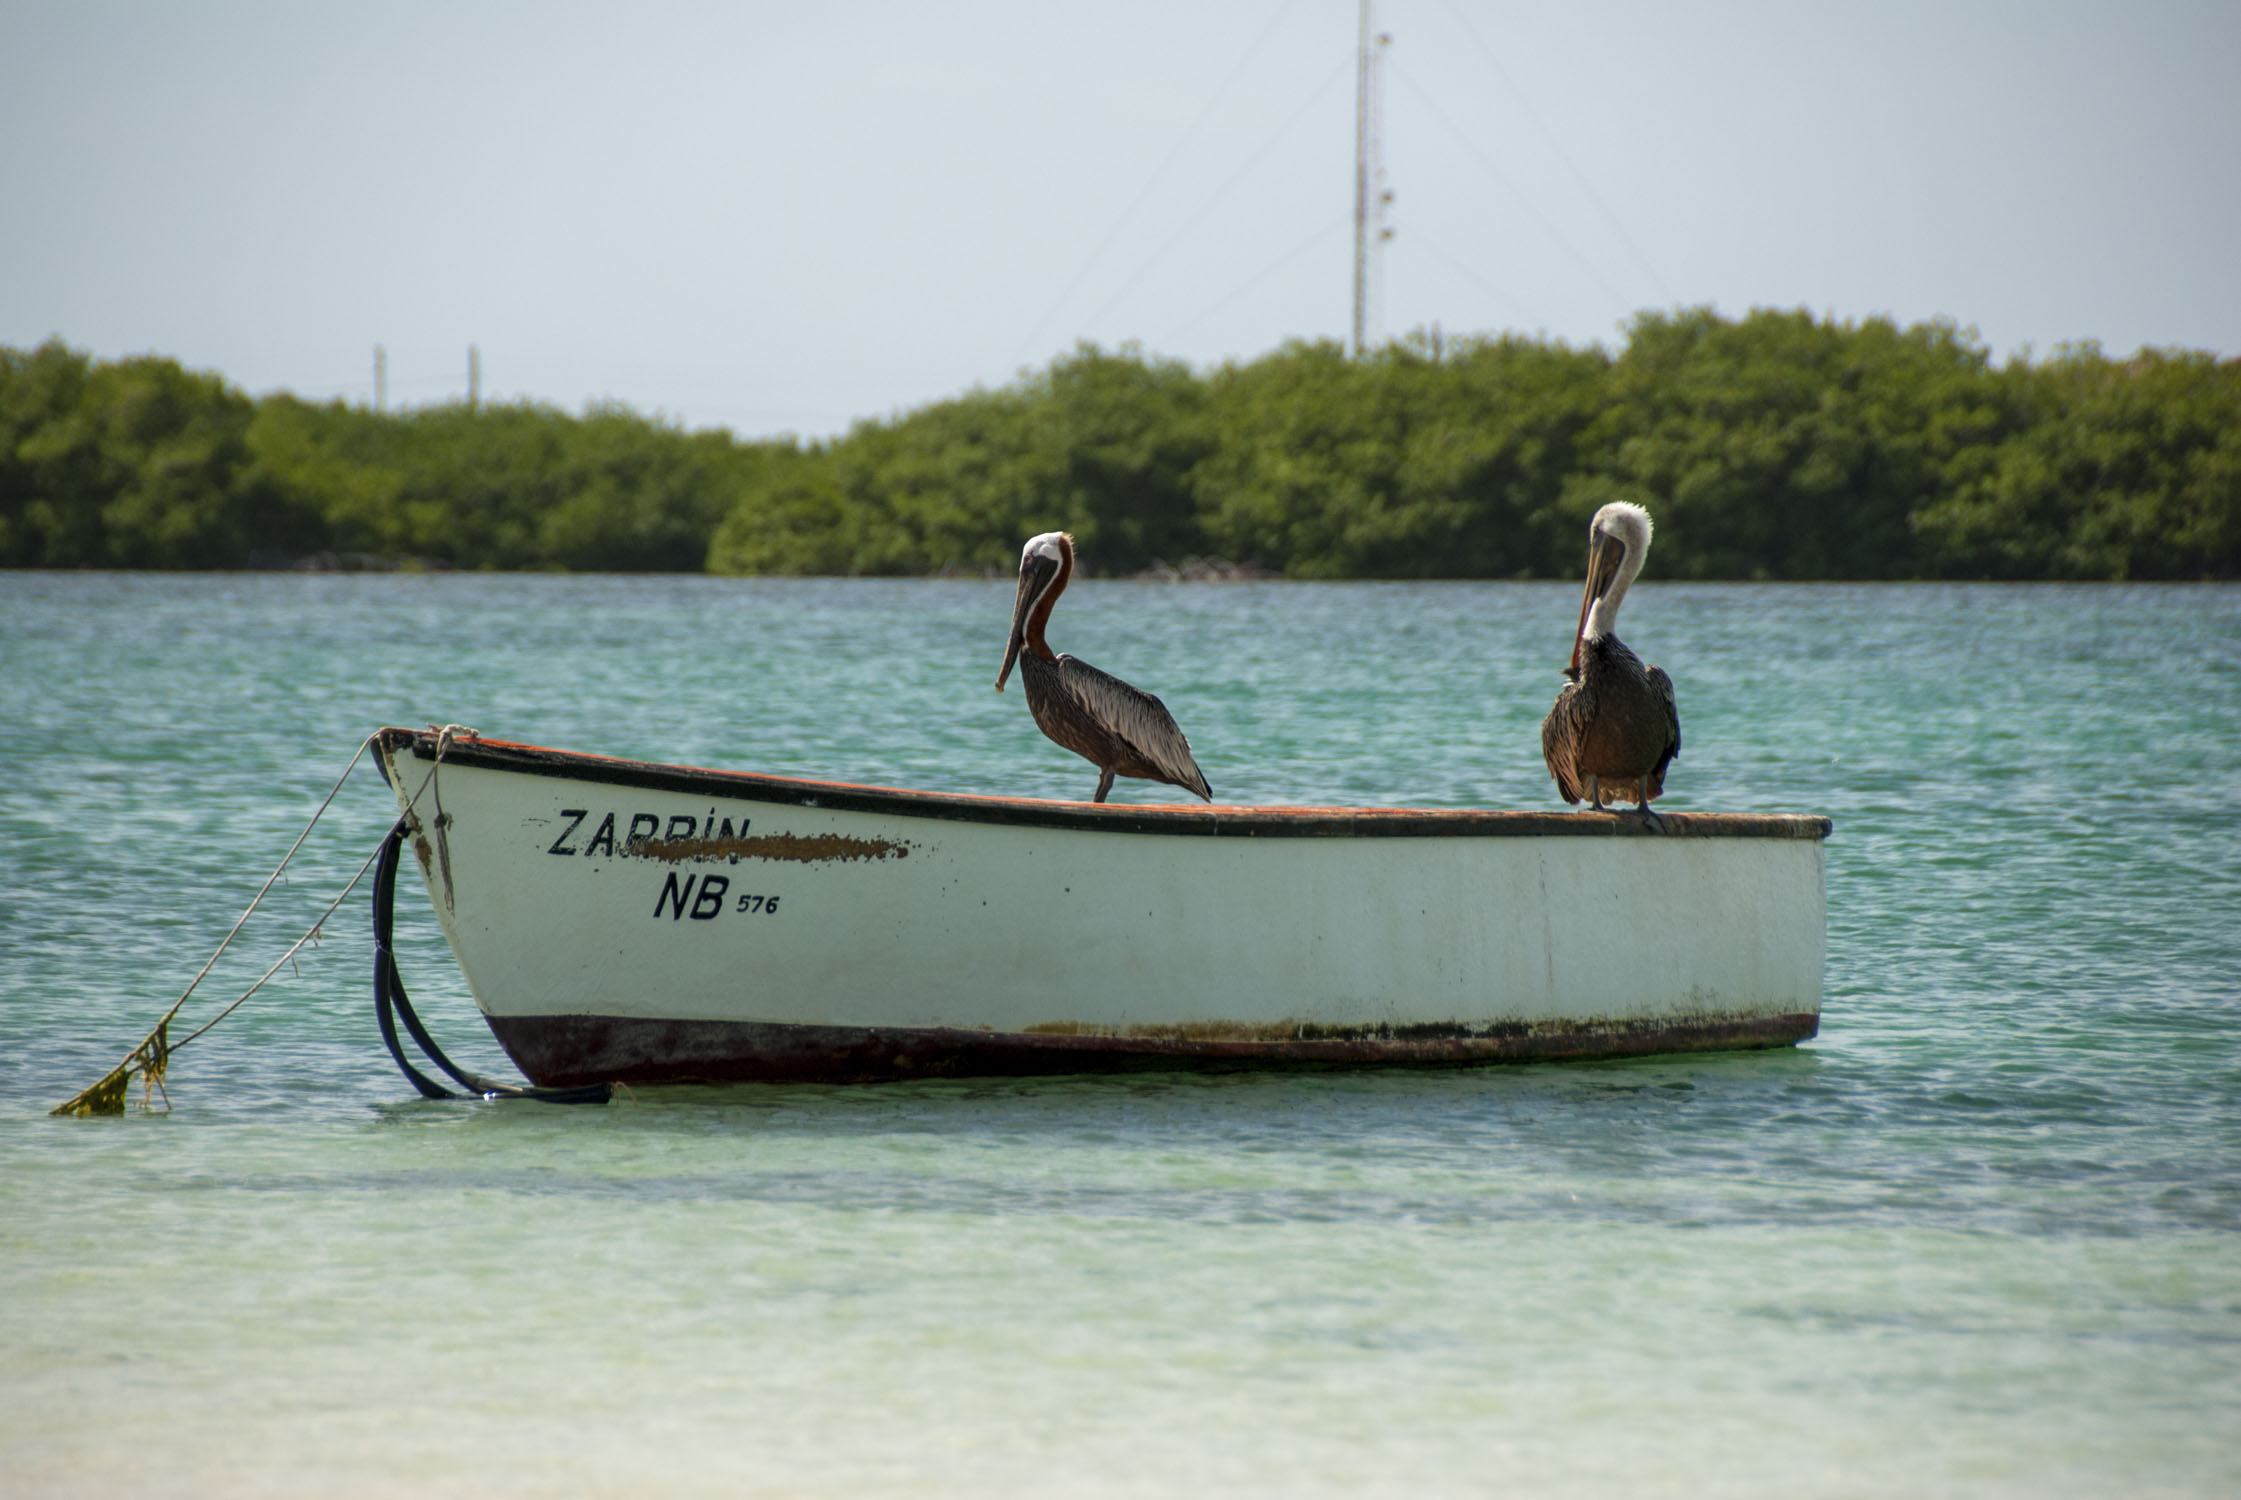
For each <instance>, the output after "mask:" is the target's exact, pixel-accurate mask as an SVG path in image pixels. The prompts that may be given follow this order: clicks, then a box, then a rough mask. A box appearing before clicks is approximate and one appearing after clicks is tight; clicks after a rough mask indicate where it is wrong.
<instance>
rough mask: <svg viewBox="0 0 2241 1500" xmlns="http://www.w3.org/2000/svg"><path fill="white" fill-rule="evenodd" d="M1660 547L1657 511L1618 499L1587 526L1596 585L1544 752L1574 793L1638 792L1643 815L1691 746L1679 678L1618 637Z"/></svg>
mask: <svg viewBox="0 0 2241 1500" xmlns="http://www.w3.org/2000/svg"><path fill="white" fill-rule="evenodd" d="M1649 550H1650V513H1649V512H1648V511H1646V510H1644V509H1642V507H1641V506H1639V505H1629V504H1628V503H1626V502H1625V501H1623V500H1620V501H1614V502H1612V503H1611V504H1609V505H1606V506H1604V507H1603V508H1602V509H1601V510H1599V511H1597V512H1596V513H1595V519H1594V520H1593V521H1591V522H1589V523H1588V528H1587V587H1586V588H1585V590H1583V591H1582V593H1581V595H1580V622H1579V624H1578V626H1576V627H1575V628H1574V630H1573V632H1572V664H1571V665H1570V666H1568V667H1566V668H1565V669H1564V675H1565V676H1567V677H1569V678H1571V679H1572V680H1571V681H1570V682H1568V683H1566V684H1565V685H1564V687H1563V688H1562V690H1561V691H1559V692H1558V693H1557V695H1556V706H1555V707H1553V708H1551V709H1550V710H1549V711H1548V717H1547V718H1545V719H1543V720H1542V721H1541V754H1542V755H1543V756H1544V757H1545V758H1546V759H1547V761H1548V769H1549V774H1550V775H1551V776H1554V777H1555V778H1556V789H1557V790H1558V791H1559V792H1561V793H1562V794H1563V796H1564V800H1565V801H1566V802H1571V803H1577V802H1579V801H1580V799H1581V798H1582V796H1585V798H1586V799H1587V801H1588V803H1589V805H1590V806H1592V807H1593V808H1594V809H1595V811H1597V812H1601V811H1603V810H1604V809H1603V798H1604V795H1605V794H1606V793H1609V794H1611V795H1612V796H1614V797H1615V796H1617V795H1618V794H1619V793H1621V792H1624V791H1631V792H1632V794H1633V796H1634V798H1635V800H1636V801H1637V802H1638V803H1639V804H1640V806H1641V809H1642V816H1643V817H1644V818H1648V819H1651V820H1653V821H1654V820H1655V818H1656V816H1657V815H1656V814H1655V813H1652V812H1651V811H1650V803H1652V802H1653V801H1655V800H1656V799H1657V798H1658V797H1659V796H1660V795H1661V794H1662V793H1663V792H1664V791H1665V768H1666V767H1667V766H1669V765H1671V764H1672V763H1673V757H1674V756H1676V755H1679V754H1680V753H1681V712H1680V709H1679V708H1678V707H1677V706H1676V705H1675V704H1674V702H1673V679H1672V678H1670V677H1668V676H1666V675H1665V672H1664V671H1663V669H1661V668H1658V667H1654V666H1649V665H1646V664H1645V663H1644V662H1643V660H1642V658H1640V657H1639V656H1636V655H1635V654H1634V653H1633V652H1632V651H1630V650H1628V649H1627V646H1626V643H1625V642H1624V641H1621V640H1620V639H1619V638H1618V612H1619V604H1620V602H1621V601H1622V600H1624V599H1625V598H1626V590H1627V586H1628V585H1629V584H1631V583H1633V582H1634V579H1635V576H1636V575H1637V574H1639V573H1640V572H1641V571H1642V559H1643V558H1644V557H1645V556H1646V555H1648V553H1649Z"/></svg>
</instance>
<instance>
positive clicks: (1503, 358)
mask: <svg viewBox="0 0 2241 1500" xmlns="http://www.w3.org/2000/svg"><path fill="white" fill-rule="evenodd" d="M1620 498H1625V499H1633V500H1636V501H1639V502H1641V503H1643V504H1646V505H1648V506H1649V507H1650V508H1651V509H1652V510H1653V512H1654V513H1655V514H1656V517H1657V522H1658V560H1657V564H1656V567H1657V572H1658V574H1659V575H1660V576H1663V577H1683V578H1927V577H1995V578H2198V577H2219V578H2231V577H2236V576H2241V363H2237V362H2235V361H2226V362H2223V363H2221V362H2219V361H2217V360H2216V359H2214V358H2213V357H2211V356H2209V355H2207V354H2199V353H2191V352H2185V351H2156V350H2144V351H2142V352H2141V353H2140V354H2138V355H2137V356H2135V357H2134V358H2132V359H2130V360H2123V361H2118V360H2112V359H2109V358H2107V357H2106V356H2104V355H2103V354H2102V353H2101V351H2100V350H2099V349H2098V348H2096V347H2094V346H2092V345H2079V346H2073V347H2066V348H2064V349H2061V350H2058V351H2057V352H2056V354H2055V355H2054V356H2053V357H2052V358H2050V359H2047V360H2045V361H2042V362H2039V363H2032V362H2031V361H2029V360H2017V361H2011V362H2010V363H2008V364H2007V365H2005V366H2004V367H1998V368H1995V367H1994V366H1993V365H1992V363H1991V361H1990V360H1989V358H1988V356H1987V354H1986V352H1985V350H1984V349H1983V347H1982V346H1981V345H1980V344H1979V343H1977V341H1976V339H1975V337H1974V335H1973V334H1972V333H1969V332H1967V331H1964V330H1960V329H1957V328H1955V327H1954V326H1953V325H1952V324H1950V323H1945V322H1933V323H1925V324H1918V325H1915V326H1912V327H1906V328H1901V327H1899V326H1897V325H1895V324H1893V323H1892V322H1891V321H1890V320H1888V319H1883V318H1871V319H1868V320H1866V321H1864V322H1860V323H1849V322H1839V321H1836V320H1833V319H1824V318H1816V317H1814V316H1812V315H1811V314H1808V313H1805V312H1785V311H1772V310H1760V311H1755V312H1752V313H1750V314H1749V315H1747V316H1745V317H1742V318H1737V319H1730V318H1724V317H1721V316H1720V315H1718V314H1717V313H1714V312H1712V311H1711V310H1709V309H1704V308H1696V309H1681V310H1676V311H1673V312H1659V313H1646V314H1644V315H1642V316H1641V317H1639V318H1637V319H1636V320H1635V322H1634V323H1633V325H1632V326H1631V327H1630V329H1629V331H1628V337H1627V341H1626V346H1625V347H1624V348H1623V349H1622V350H1619V351H1618V352H1617V353H1615V354H1612V353H1608V352H1606V351H1604V350H1602V349H1573V348H1569V347H1567V346H1565V345H1563V344H1560V343H1552V342H1549V341H1547V340H1538V339H1524V338H1516V337H1503V338H1485V339H1465V340H1461V341H1451V342H1449V343H1447V344H1445V345H1444V346H1441V345H1438V344H1436V343H1435V342H1434V341H1432V340H1429V339H1425V338H1422V337H1416V338H1411V339H1408V340H1403V341H1401V342H1399V343H1396V344H1392V345H1389V346H1388V347H1386V348H1385V349H1383V350H1380V351H1378V352H1377V353H1375V354H1373V355H1371V356H1370V357H1368V358H1363V359H1350V358H1348V357H1346V355H1345V354H1344V352H1343V351H1342V350H1341V349H1340V348H1339V347H1338V346H1337V345H1335V344H1331V343H1293V344H1288V345H1286V346H1284V347H1283V348H1281V349H1278V350H1276V351H1274V352H1273V353H1270V354H1268V355H1265V356H1263V357H1261V358H1259V359H1256V360H1252V361H1249V362H1242V363H1233V364H1228V365H1224V366H1221V367H1220V368H1217V369H1213V370H1209V371H1206V372H1204V373H1198V372H1194V371H1192V370H1191V369H1189V368H1188V367H1187V366H1184V365H1182V364H1179V363H1175V362H1173V361H1168V360H1160V359H1156V358H1151V357H1147V356H1146V355H1145V354H1143V353H1142V352H1141V351H1140V350H1137V349H1134V348H1124V349H1121V350H1118V351H1107V350H1102V349H1098V348H1095V347H1093V346H1089V345H1082V346H1080V347H1077V348H1076V349H1074V350H1072V351H1071V352H1070V353H1068V354H1066V355H1063V356H1061V357H1060V358H1058V359H1056V360H1054V361H1053V362H1052V363H1051V364H1050V366H1049V367H1048V368H1047V369H1045V370H1042V371H1040V372H1036V373H1031V374H1028V375H1026V376H1023V377H1022V378H1021V379H1020V380H1018V381H1016V382H1014V383H1013V384H1011V385H1009V386H1006V387H1004V388H1002V389H999V390H993V391H991V390H975V391H972V392H970V393H968V394H966V395H963V396H960V397H957V398H955V399H953V400H948V401H941V402H936V403H934V404H932V405H930V406H926V407H923V408H921V409H919V410H917V411H913V412H908V413H905V414H902V415H900V416H896V417H893V418H889V419H885V420H878V421H866V422H861V423H859V424H857V426H856V427H854V428H853V429H852V430H850V431H849V432H848V433H847V434H845V435H844V436H841V437H838V438H834V439H832V440H830V441H826V442H819V443H811V444H808V445H801V444H797V443H795V442H793V441H792V440H790V439H789V440H785V441H780V442H767V443H751V442H741V441H739V440H737V439H735V438H733V437H732V436H730V435H729V434H727V433H722V432H698V433H693V432H686V431H683V430H681V429H679V428H677V427H675V426H673V425H670V424H668V423H665V422H662V421H659V420H650V419H647V418H643V417H640V416H637V415H635V414H633V413H631V412H629V411H627V410H624V409H621V408H616V407H595V408H592V409H590V410H588V411H586V412H584V413H583V414H582V415H581V416H570V415H568V414H565V413H562V412H559V411H555V410H552V409H550V408H547V407H542V406H535V405H514V406H481V407H469V406H460V405H452V406H439V407H428V408H422V409H419V410H415V411H407V412H401V413H394V414H385V413H377V412H371V411H367V410H365V409H364V408H361V407H352V406H346V405H344V404H342V403H340V402H334V403H329V404H326V405H316V404H311V403H307V402H303V401H299V400H296V399H295V398H293V397H289V396H273V397H268V398H266V399H265V400H263V401H259V402H251V401H250V400H249V399H248V398H246V397H244V396H243V395H241V394H240V393H239V392H237V391H235V390H233V389H231V388H230V387H228V386H226V385H225V384H224V383H223V382H222V381H220V380H218V379H217V378H216V377H213V376H209V375H199V374H193V373H190V372H188V371H185V370H182V369H181V368H180V367H179V366H178V365H177V364H176V363H174V362H172V361H170V360H164V359H154V358H139V359H128V360H121V361H117V362H115V363H108V364H104V363H99V362H96V361H94V360H92V359H90V358H88V357H87V356H86V355H83V354H80V353H77V352H75V351H72V350H70V349H68V348H66V347H64V346H63V345H61V344H60V343H56V342H49V343H47V344H44V345H42V346H40V347H39V348H37V349H34V350H30V351H17V350H11V349H0V566H11V567H238V566H243V565H263V564H271V563H275V562H281V561H285V560H287V559H290V558H295V557H301V556H303V555H305V554H311V553H321V552H333V553H344V554H370V555H373V556H375V557H379V558H385V559H389V560H392V561H402V562H406V563H414V562H417V563H418V564H420V565H424V566H450V567H469V568H566V569H602V570H626V571H646V570H690V569H698V568H703V567H705V568H708V569H710V570H713V571H717V572H725V573H828V574H898V573H931V572H942V571H953V570H962V571H969V572H1009V571H1010V569H1011V568H1012V566H1013V564H1014V561H1015V559H1016V558H1017V556H1018V548H1019V545H1020V543H1021V541H1023V540H1024V539H1025V538H1026V537H1028V536H1030V535H1032V534H1033V533H1035V532H1038V531H1045V530H1051V529H1056V528H1064V529H1067V530H1070V531H1072V532H1073V533H1074V534H1075V537H1076V538H1077V540H1078V541H1079V543H1080V548H1081V558H1082V562H1083V565H1084V566H1085V567H1086V568H1087V569H1089V570H1090V571H1092V572H1101V573H1130V572H1135V571H1138V570H1141V569H1143V568H1146V567H1148V566H1150V565H1152V564H1154V563H1157V562H1167V563H1177V562H1180V561H1182V560H1183V559H1185V558H1187V557H1190V556H1194V555H1205V554H1209V553H1213V554H1219V555H1223V556H1226V557H1229V558H1231V559H1233V560H1236V561H1239V562H1246V563H1254V564H1258V565H1261V566H1264V567H1268V568H1272V569H1277V570H1280V571H1282V572H1283V573H1285V574H1287V575H1289V576H1293V577H1301V578H1352V577H1389V578H1420V577H1470V578H1486V577H1513V576H1529V577H1570V576H1577V572H1578V569H1579V568H1580V566H1581V562H1582V559H1583V557H1584V554H1585V536H1584V533H1585V530H1586V525H1587V520H1588V517H1589V516H1590V515H1592V514H1593V513H1594V510H1595V508H1596V507H1597V506H1598V505H1600V504H1602V503H1604V502H1605V501H1608V500H1612V499H1620Z"/></svg>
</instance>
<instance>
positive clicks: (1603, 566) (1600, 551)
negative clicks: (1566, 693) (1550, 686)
mask: <svg viewBox="0 0 2241 1500" xmlns="http://www.w3.org/2000/svg"><path fill="white" fill-rule="evenodd" d="M1625 561H1626V543H1624V542H1622V541H1620V540H1619V539H1618V538H1617V537H1615V536H1612V535H1610V534H1609V533H1607V532H1601V531H1596V532H1590V533H1589V534H1588V539H1587V583H1586V585H1585V586H1584V587H1583V588H1582V589H1581V590H1580V622H1579V624H1577V625H1575V626H1573V627H1572V661H1571V664H1570V665H1569V666H1567V667H1565V669H1564V675H1565V676H1567V677H1569V678H1571V679H1572V680H1574V681H1575V682H1576V681H1578V680H1579V675H1580V643H1581V642H1582V641H1584V640H1586V639H1587V617H1588V614H1589V612H1590V611H1592V610H1593V609H1594V608H1595V601H1596V600H1598V599H1600V598H1602V597H1603V594H1604V592H1605V591H1606V590H1607V589H1609V588H1610V586H1611V580H1612V579H1614V578H1616V577H1618V573H1619V565H1620V564H1621V563H1624V562H1625Z"/></svg>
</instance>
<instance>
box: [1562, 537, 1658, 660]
mask: <svg viewBox="0 0 2241 1500" xmlns="http://www.w3.org/2000/svg"><path fill="white" fill-rule="evenodd" d="M1652 530H1653V528H1652V527H1651V525H1650V513H1649V512H1648V511H1646V510H1644V509H1642V507H1641V506H1639V505H1636V504H1634V503H1633V502H1631V501H1628V500H1613V501H1612V502H1611V503H1610V504H1608V505H1606V506H1604V507H1603V508H1602V509H1601V510H1599V511H1597V512H1596V513H1595V519H1594V520H1592V521H1590V522H1588V523H1587V586H1586V588H1585V589H1583V590H1582V591H1581V593H1580V623H1579V629H1578V631H1577V632H1576V633H1575V634H1574V636H1573V638H1572V665H1571V666H1570V667H1569V668H1568V669H1567V670H1568V671H1570V672H1572V673H1574V674H1576V673H1577V672H1578V671H1579V665H1580V642H1582V641H1599V640H1602V639H1603V638H1604V637H1606V636H1608V635H1611V634H1613V633H1615V632H1616V631H1617V629H1618V612H1619V602H1620V601H1621V600H1623V599H1624V598H1625V597H1626V589H1627V585H1629V584H1631V583H1632V582H1633V581H1634V579H1635V576H1636V575H1637V574H1639V573H1640V572H1641V571H1642V559H1643V558H1644V557H1645V556H1647V555H1648V553H1649V550H1650V533H1651V531H1652Z"/></svg>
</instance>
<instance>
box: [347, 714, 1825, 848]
mask: <svg viewBox="0 0 2241 1500" xmlns="http://www.w3.org/2000/svg"><path fill="white" fill-rule="evenodd" d="M376 738H377V741H378V744H379V746H380V748H381V749H382V750H383V751H385V752H388V753H392V754H393V753H397V752H400V751H405V750H408V749H409V751H410V752H411V753H412V754H413V755H414V756H415V757H416V758H417V759H420V760H434V759H435V758H436V739H437V736H436V734H435V733H433V732H431V731H428V730H415V729H404V728H399V727H395V726H391V727H389V728H385V729H383V730H381V731H380V733H379V734H378V736H377V737H376ZM443 759H444V763H445V764H447V765H462V766H476V767H480V768H483V769H487V770H498V771H513V772H517V773H520V774H523V775H531V776H550V777H562V778H573V779H576V780H582V781H593V782H602V783H607V784H610V785H618V786H633V787H643V788H646V789H648V790H656V791H676V792H691V793H694V794H696V795H698V794H710V793H712V794H715V795H719V796H728V797H732V798H737V799H743V800H747V801H754V802H782V803H791V804H794V805H796V806H808V807H822V808H830V809H834V810H837V811H848V812H873V813H886V814H889V815H893V816H902V817H919V818H938V819H945V820H949V821H962V822H982V823H1007V824H1015V825H1028V826H1036V827H1045V828H1074V829H1082V830H1095V831H1099V832H1110V833H1166V834H1181V835H1194V834H1195V835H1217V836H1228V837H1233V838H1251V837H1255V836H1262V837H1293V838H1300V837H1306V838H1317V837H1320V838H1332V837H1338V838H1345V837H1356V838H1359V837H1372V838H1374V837H1404V838H1406V837H1414V838H1437V837H1448V838H1484V837H1510V838H1545V837H1559V838H1563V837H1585V838H1612V837H1617V838H1628V837H1646V838H1660V837H1663V838H1775V839H1825V838H1827V837H1828V836H1829V831H1830V828H1831V826H1832V825H1831V823H1830V821H1829V820H1828V819H1827V818H1825V817H1820V816H1815V815H1811V814H1797V813H1696V812H1661V813H1660V814H1659V815H1658V817H1659V823H1660V824H1661V825H1662V827H1659V828H1653V827H1651V826H1649V825H1647V824H1645V822H1644V821H1643V819H1642V818H1641V817H1640V816H1639V815H1638V814H1636V813H1634V812H1633V811H1631V810H1628V811H1626V812H1603V813H1595V812H1537V811H1527V812H1519V811H1498V810H1495V809H1491V808H1416V807H1297V806H1248V805H1242V804H1234V803H1215V804H1212V805H1205V804H1201V803H1196V802H1190V803H1181V802H1178V803H1114V802H1103V803H1097V802H1074V801H1061V800H1055V799H1046V798H1037V797H1000V796H988V795H985V794H979V793H971V792H928V791H914V790H911V789H909V788H904V787H887V786H874V785H868V784H863V783H857V782H847V781H823V780H817V779H814V778H808V777H796V776H773V775H769V774H766V773H763V772H757V771H721V770H715V769H713V768H709V767H702V766H680V765H668V764H663V763H660V762H655V761H640V760H626V759H623V758H621V757H619V756H612V755H600V754H596V753H591V752H586V751H579V750H556V749H553V748H551V747H549V746H544V745H531V744H525V743H522V742H520V741H516V740H501V739H490V738H484V737H479V736H478V737H475V738H462V737H460V736H458V735H457V734H456V733H455V734H454V735H453V737H452V739H451V740H450V741H449V742H448V743H447V745H446V746H445V748H444V752H443Z"/></svg>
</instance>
